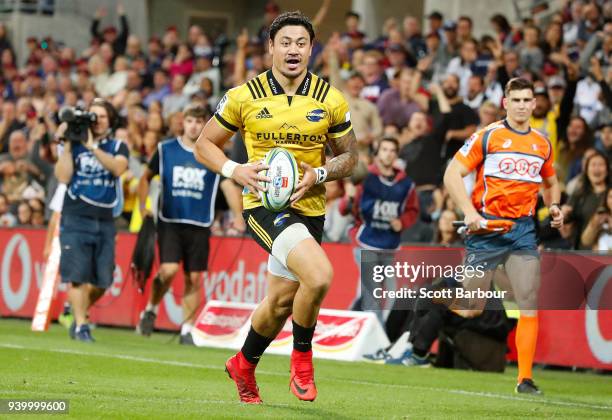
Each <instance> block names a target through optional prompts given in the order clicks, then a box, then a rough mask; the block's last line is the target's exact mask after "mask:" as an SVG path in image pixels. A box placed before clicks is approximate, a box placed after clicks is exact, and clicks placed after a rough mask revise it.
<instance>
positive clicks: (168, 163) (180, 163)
mask: <svg viewBox="0 0 612 420" xmlns="http://www.w3.org/2000/svg"><path fill="white" fill-rule="evenodd" d="M158 151H159V175H160V179H161V186H162V192H161V196H160V200H161V202H160V206H159V217H160V219H161V220H163V221H164V222H171V223H187V224H191V225H197V226H204V227H207V226H210V225H211V223H212V222H213V220H214V218H215V198H216V196H217V187H218V185H219V175H217V174H216V173H215V172H213V171H211V170H209V169H208V168H206V167H205V166H204V165H202V164H201V163H200V162H198V161H197V160H196V158H195V156H194V155H193V150H192V149H189V148H188V147H187V146H185V145H184V144H183V143H182V142H181V140H180V139H179V138H176V139H172V140H166V141H164V142H162V143H160V144H159V145H158Z"/></svg>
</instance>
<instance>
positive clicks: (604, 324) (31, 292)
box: [0, 229, 612, 369]
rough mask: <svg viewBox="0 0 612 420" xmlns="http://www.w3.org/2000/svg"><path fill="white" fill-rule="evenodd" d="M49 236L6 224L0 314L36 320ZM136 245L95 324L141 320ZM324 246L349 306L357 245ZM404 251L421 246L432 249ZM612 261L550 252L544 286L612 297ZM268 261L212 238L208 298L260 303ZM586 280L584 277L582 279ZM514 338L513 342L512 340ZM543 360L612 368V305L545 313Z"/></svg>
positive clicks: (170, 312)
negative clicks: (133, 267)
mask: <svg viewBox="0 0 612 420" xmlns="http://www.w3.org/2000/svg"><path fill="white" fill-rule="evenodd" d="M44 238H45V232H44V231H43V230H33V229H32V230H28V229H0V316H3V317H4V316H11V317H22V318H31V317H32V315H33V313H34V309H35V305H36V299H37V297H38V292H39V288H40V285H41V282H42V276H43V272H44V265H43V262H42V251H43V244H44ZM134 244H135V235H132V234H127V233H121V234H119V236H118V240H117V248H116V262H117V266H116V269H115V281H114V283H113V285H112V287H111V288H109V289H108V291H107V293H106V294H105V296H104V297H103V298H102V299H100V301H99V302H98V303H97V304H96V305H95V307H94V308H93V309H92V311H91V320H92V322H95V323H99V324H104V325H120V326H134V325H136V322H137V320H138V315H139V313H140V311H141V310H142V309H143V308H144V306H145V304H146V296H147V295H148V293H149V288H150V282H149V284H148V286H147V290H145V294H144V295H141V294H140V293H138V290H137V287H136V285H135V284H134V283H133V282H132V280H131V279H130V278H129V275H128V273H129V269H128V268H129V262H130V258H131V255H132V250H133V247H134ZM324 248H325V251H326V252H327V254H328V256H329V257H330V260H331V261H332V263H333V264H334V272H335V277H334V281H333V284H332V287H331V289H330V291H329V293H328V295H327V297H326V299H325V301H324V303H323V307H325V308H329V309H347V308H349V306H350V304H351V302H352V301H353V299H354V298H355V295H356V290H357V283H358V275H359V273H358V270H357V267H356V265H355V262H354V259H353V249H352V247H351V246H350V245H348V244H324ZM405 249H406V250H411V249H412V250H415V251H416V250H424V249H426V248H425V247H414V248H405ZM429 249H431V248H429ZM457 252H459V251H457ZM611 258H612V257H607V256H591V255H582V254H561V253H547V254H545V255H544V258H543V259H542V274H543V277H542V284H543V287H545V286H546V287H548V285H555V286H556V287H557V288H558V289H559V290H566V291H567V290H570V289H571V290H574V291H575V293H570V294H567V293H565V294H563V295H562V296H561V297H558V299H570V298H571V296H572V295H579V296H584V294H585V293H584V292H585V290H586V291H587V292H588V294H587V295H588V298H589V299H592V300H593V299H594V300H598V301H610V298H611V297H612V282H611V281H609V280H610V278H611V275H610V273H611V272H612V267H611V266H610V261H611ZM266 263H267V254H266V253H265V252H264V251H263V250H262V249H261V248H260V247H259V246H258V245H257V244H255V242H253V241H252V240H251V239H248V238H219V237H213V238H212V239H211V251H210V261H209V269H210V270H209V274H208V276H206V277H205V278H204V279H203V286H204V287H203V289H202V294H203V301H204V302H206V301H210V300H212V299H215V300H220V301H231V302H247V303H258V302H260V301H261V299H263V297H264V296H265V293H266V286H265V278H266ZM177 277H178V278H177V279H175V281H174V283H173V285H172V287H171V289H170V291H169V293H167V294H166V296H165V297H164V300H163V302H162V304H161V305H160V311H159V316H158V320H157V324H156V325H157V327H159V328H166V329H171V330H176V329H178V328H179V325H180V323H181V321H182V316H183V314H182V309H181V297H182V293H183V280H182V275H178V276H177ZM580 279H584V280H581V283H579V282H578V280H580ZM65 290H66V286H65V285H60V293H59V295H58V296H59V299H58V301H57V302H56V303H55V305H54V306H53V310H52V317H53V318H54V319H55V318H56V317H57V315H58V314H59V311H60V310H61V307H62V302H63V299H64V298H65ZM551 290H552V289H551ZM551 298H552V297H551ZM582 307H584V305H583V306H582ZM590 307H596V306H590ZM224 316H225V314H224ZM244 316H247V315H246V314H245V313H238V312H236V313H232V314H231V315H229V316H228V317H225V318H218V319H207V320H205V322H206V323H205V324H204V325H203V326H202V327H203V329H204V331H206V333H207V334H211V335H224V334H233V330H232V325H233V323H237V322H238V318H240V319H242V318H243V317H244ZM359 328H361V325H360V324H359V322H357V321H355V318H351V320H348V319H345V318H343V317H342V316H330V317H329V318H327V317H321V318H320V319H319V324H318V328H317V333H316V334H317V335H316V336H315V344H317V345H320V346H321V347H323V346H326V347H329V348H331V347H336V346H340V347H341V346H343V345H346V343H348V342H350V340H351V337H354V334H355V331H358V330H359ZM290 334H291V331H290V329H287V330H285V329H284V330H283V331H282V332H281V334H280V335H279V337H278V338H277V340H286V339H289V336H290ZM509 341H510V343H512V340H509ZM536 360H537V361H538V362H540V363H547V364H554V365H564V366H580V367H591V368H600V369H612V310H594V309H590V310H573V311H540V328H539V339H538V350H537V355H536Z"/></svg>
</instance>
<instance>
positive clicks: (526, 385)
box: [514, 379, 542, 395]
mask: <svg viewBox="0 0 612 420" xmlns="http://www.w3.org/2000/svg"><path fill="white" fill-rule="evenodd" d="M514 392H516V393H517V394H532V395H542V391H540V389H539V388H538V387H537V386H536V384H534V383H533V380H531V379H523V380H522V381H521V383H520V384H518V385H517V386H516V388H515V390H514Z"/></svg>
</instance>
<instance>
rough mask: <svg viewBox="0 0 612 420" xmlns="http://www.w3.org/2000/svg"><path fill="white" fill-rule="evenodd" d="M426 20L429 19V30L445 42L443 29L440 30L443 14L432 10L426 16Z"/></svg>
mask: <svg viewBox="0 0 612 420" xmlns="http://www.w3.org/2000/svg"><path fill="white" fill-rule="evenodd" d="M427 20H428V21H429V32H430V33H437V34H438V36H439V37H440V39H441V40H442V41H444V42H446V38H445V37H444V31H443V30H442V23H443V21H444V16H443V15H442V13H440V12H438V11H433V12H431V13H430V14H429V15H428V16H427Z"/></svg>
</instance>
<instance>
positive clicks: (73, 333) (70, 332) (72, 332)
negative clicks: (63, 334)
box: [68, 321, 76, 340]
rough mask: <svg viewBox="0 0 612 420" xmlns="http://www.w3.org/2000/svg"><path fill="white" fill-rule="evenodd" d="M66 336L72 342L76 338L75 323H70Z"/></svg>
mask: <svg viewBox="0 0 612 420" xmlns="http://www.w3.org/2000/svg"><path fill="white" fill-rule="evenodd" d="M68 335H69V336H70V338H72V339H73V340H74V339H75V338H76V321H72V322H71V323H70V327H69V328H68Z"/></svg>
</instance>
